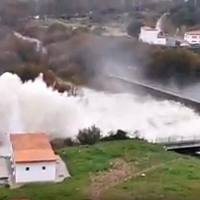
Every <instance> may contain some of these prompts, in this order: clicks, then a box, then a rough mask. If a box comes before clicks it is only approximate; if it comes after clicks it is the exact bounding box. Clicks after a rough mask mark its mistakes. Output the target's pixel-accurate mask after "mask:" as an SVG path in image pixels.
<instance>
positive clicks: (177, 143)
mask: <svg viewBox="0 0 200 200" xmlns="http://www.w3.org/2000/svg"><path fill="white" fill-rule="evenodd" d="M155 143H157V144H161V145H163V146H165V148H166V149H167V150H175V149H184V148H200V135H194V136H188V137H184V136H173V137H160V138H156V140H155Z"/></svg>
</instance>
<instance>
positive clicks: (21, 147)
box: [10, 133, 57, 183]
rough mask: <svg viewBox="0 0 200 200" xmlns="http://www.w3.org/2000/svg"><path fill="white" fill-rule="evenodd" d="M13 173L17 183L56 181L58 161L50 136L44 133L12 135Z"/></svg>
mask: <svg viewBox="0 0 200 200" xmlns="http://www.w3.org/2000/svg"><path fill="white" fill-rule="evenodd" d="M10 141H11V147H12V153H11V163H12V167H11V168H12V175H13V177H14V182H15V183H29V182H54V181H55V180H56V161H57V157H56V155H55V154H54V152H53V150H52V148H51V145H50V142H49V138H48V135H47V134H44V133H34V134H30V133H22V134H11V135H10Z"/></svg>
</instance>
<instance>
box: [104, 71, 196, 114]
mask: <svg viewBox="0 0 200 200" xmlns="http://www.w3.org/2000/svg"><path fill="white" fill-rule="evenodd" d="M108 78H109V79H110V80H113V81H115V82H119V83H123V85H124V86H127V87H129V88H130V87H131V88H133V89H134V91H135V92H137V93H140V94H150V95H152V96H153V97H156V98H158V99H167V100H172V101H176V102H180V103H182V104H184V105H185V106H187V107H190V108H192V109H194V110H195V111H196V112H198V113H200V101H197V100H195V99H191V98H187V97H184V96H182V95H179V94H177V93H173V92H170V91H167V90H162V89H160V88H157V87H154V86H150V85H148V84H144V83H141V82H138V81H135V80H130V79H129V78H125V77H121V76H115V75H109V76H108Z"/></svg>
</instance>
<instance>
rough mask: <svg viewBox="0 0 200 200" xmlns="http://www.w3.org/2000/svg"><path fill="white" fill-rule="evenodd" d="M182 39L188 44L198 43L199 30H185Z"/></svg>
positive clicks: (199, 41)
mask: <svg viewBox="0 0 200 200" xmlns="http://www.w3.org/2000/svg"><path fill="white" fill-rule="evenodd" d="M184 40H185V41H187V42H188V43H189V44H190V45H200V30H195V31H189V32H186V33H185V34H184Z"/></svg>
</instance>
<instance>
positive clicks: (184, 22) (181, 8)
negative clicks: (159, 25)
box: [168, 0, 200, 27]
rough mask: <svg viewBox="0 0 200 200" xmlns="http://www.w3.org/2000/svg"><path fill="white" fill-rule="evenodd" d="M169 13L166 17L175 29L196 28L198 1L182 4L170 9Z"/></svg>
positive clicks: (198, 10)
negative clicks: (183, 27) (182, 27)
mask: <svg viewBox="0 0 200 200" xmlns="http://www.w3.org/2000/svg"><path fill="white" fill-rule="evenodd" d="M169 13H170V15H169V16H168V17H169V19H170V20H171V22H172V23H173V24H174V25H175V26H176V27H181V26H187V27H192V26H196V25H198V24H199V23H200V1H195V0H189V1H187V2H183V3H181V4H179V5H177V6H174V7H173V8H171V9H170V11H169Z"/></svg>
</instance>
